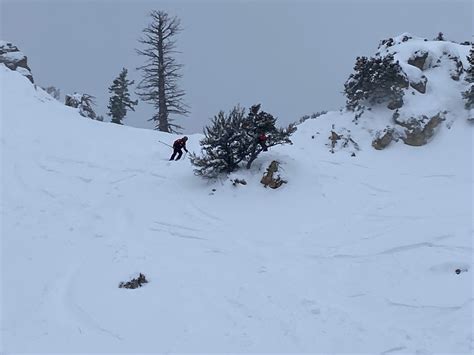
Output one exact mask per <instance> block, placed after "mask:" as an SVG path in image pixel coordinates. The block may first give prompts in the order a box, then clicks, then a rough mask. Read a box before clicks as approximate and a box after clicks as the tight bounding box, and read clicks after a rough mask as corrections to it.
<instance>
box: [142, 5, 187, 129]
mask: <svg viewBox="0 0 474 355" xmlns="http://www.w3.org/2000/svg"><path fill="white" fill-rule="evenodd" d="M150 16H151V20H152V22H151V23H150V24H149V25H148V27H146V28H145V29H144V30H143V34H144V35H143V38H142V39H141V40H140V43H142V44H144V45H145V46H146V48H145V49H144V50H137V53H138V54H140V55H142V56H144V57H145V58H146V64H145V65H143V66H141V67H139V68H138V69H139V70H141V71H142V73H143V79H142V81H141V82H140V83H139V84H138V87H137V89H138V92H137V93H138V95H139V96H140V97H141V99H142V100H144V101H148V102H150V103H151V104H153V106H154V107H155V108H156V109H157V110H158V112H156V113H155V114H154V115H153V117H152V118H151V119H150V120H153V121H155V129H158V130H160V131H163V132H177V130H179V129H181V127H180V126H178V125H176V124H174V123H172V119H171V118H170V114H177V115H184V116H185V115H187V114H188V113H189V111H188V106H187V105H186V104H185V103H184V100H183V99H184V95H185V92H184V90H182V89H181V88H180V87H179V86H178V81H179V79H180V78H181V77H182V75H181V74H180V70H181V68H182V67H183V66H182V64H178V63H177V62H176V59H175V57H174V55H175V53H176V49H175V48H176V40H175V36H176V35H177V34H178V33H179V32H181V27H180V20H179V19H178V18H177V17H170V16H169V15H168V14H167V13H166V12H163V11H152V13H151V14H150Z"/></svg>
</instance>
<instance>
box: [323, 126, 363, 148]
mask: <svg viewBox="0 0 474 355" xmlns="http://www.w3.org/2000/svg"><path fill="white" fill-rule="evenodd" d="M328 138H329V143H328V144H326V145H327V146H328V147H329V148H330V149H329V151H330V152H331V153H333V154H334V153H335V151H336V150H342V149H350V148H353V149H352V150H351V153H352V154H354V156H355V151H358V150H360V148H359V144H357V142H356V141H355V140H353V139H352V137H351V131H350V130H349V129H346V128H342V129H340V130H339V133H337V132H336V131H335V128H334V125H332V130H331V135H330V136H329V137H328Z"/></svg>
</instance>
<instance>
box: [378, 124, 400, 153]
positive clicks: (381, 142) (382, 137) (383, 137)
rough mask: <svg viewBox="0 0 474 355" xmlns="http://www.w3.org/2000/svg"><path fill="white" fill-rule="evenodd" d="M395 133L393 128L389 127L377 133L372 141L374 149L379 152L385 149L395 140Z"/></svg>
mask: <svg viewBox="0 0 474 355" xmlns="http://www.w3.org/2000/svg"><path fill="white" fill-rule="evenodd" d="M393 133H394V130H393V128H391V127H387V128H385V129H384V130H382V131H379V132H377V134H376V135H375V138H374V140H373V141H372V147H374V148H375V149H377V150H382V149H385V148H386V147H387V146H388V145H389V144H390V143H391V142H392V141H393V140H395V137H394V134H393Z"/></svg>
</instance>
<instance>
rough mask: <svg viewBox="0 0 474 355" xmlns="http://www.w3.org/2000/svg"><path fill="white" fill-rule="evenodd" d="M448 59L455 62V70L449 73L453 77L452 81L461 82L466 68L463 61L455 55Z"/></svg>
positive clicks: (449, 56)
mask: <svg viewBox="0 0 474 355" xmlns="http://www.w3.org/2000/svg"><path fill="white" fill-rule="evenodd" d="M448 58H449V59H451V60H452V61H453V62H454V68H452V69H451V70H450V71H449V75H450V76H451V79H453V80H455V81H459V79H460V78H461V75H462V73H463V72H464V67H463V65H462V61H461V59H459V57H458V56H455V55H452V54H450V55H448Z"/></svg>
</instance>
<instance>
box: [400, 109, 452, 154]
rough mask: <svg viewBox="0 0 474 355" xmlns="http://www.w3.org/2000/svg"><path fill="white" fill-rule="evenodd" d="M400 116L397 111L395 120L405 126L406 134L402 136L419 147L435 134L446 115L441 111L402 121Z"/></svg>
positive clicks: (412, 144)
mask: <svg viewBox="0 0 474 355" xmlns="http://www.w3.org/2000/svg"><path fill="white" fill-rule="evenodd" d="M399 118H400V115H399V113H398V112H395V113H394V115H393V119H394V121H395V122H396V123H397V124H398V125H400V126H402V127H404V128H405V130H404V134H402V135H401V136H400V138H401V139H402V140H403V142H404V143H405V144H407V145H411V146H417V147H418V146H422V145H425V144H426V143H428V142H429V140H430V139H431V138H432V137H433V135H434V134H435V128H436V127H438V126H439V124H440V123H441V122H443V121H444V115H443V113H441V112H440V113H438V114H436V115H435V116H432V117H427V116H425V115H423V116H421V117H412V118H410V119H409V120H407V121H402V120H400V119H399Z"/></svg>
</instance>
